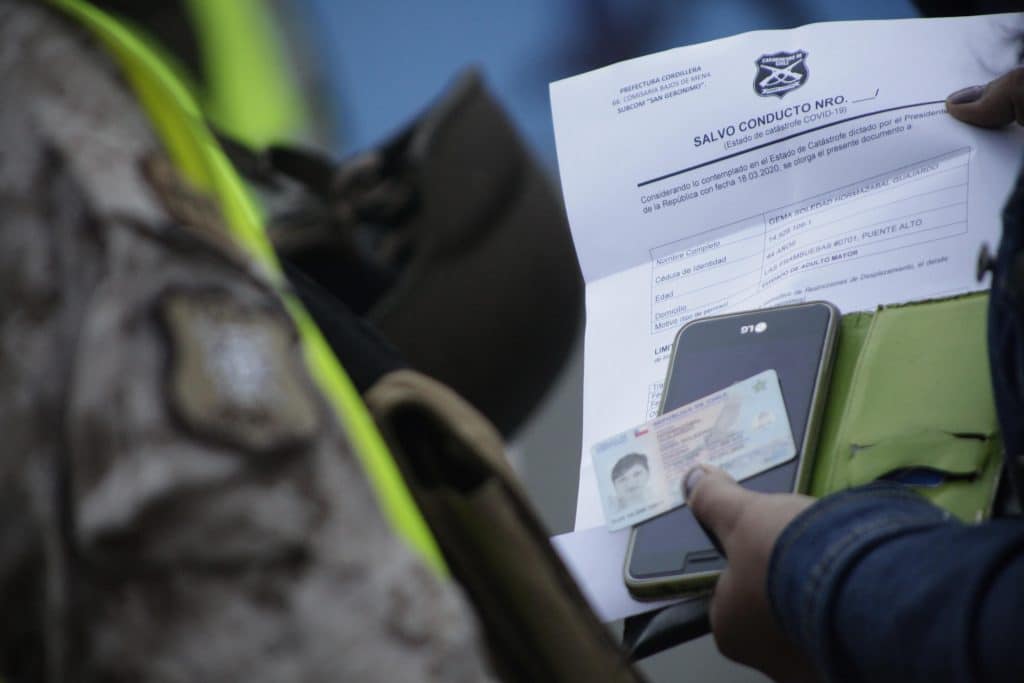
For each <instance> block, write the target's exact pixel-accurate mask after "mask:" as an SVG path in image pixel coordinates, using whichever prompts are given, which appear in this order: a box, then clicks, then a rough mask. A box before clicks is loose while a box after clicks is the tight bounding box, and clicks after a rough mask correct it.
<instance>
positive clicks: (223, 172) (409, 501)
mask: <svg viewBox="0 0 1024 683" xmlns="http://www.w3.org/2000/svg"><path fill="white" fill-rule="evenodd" d="M50 1H51V2H52V3H53V4H54V5H56V6H57V7H60V8H61V9H62V10H64V11H66V12H67V13H68V14H69V15H71V16H72V17H74V18H75V19H77V20H78V21H80V22H81V23H82V24H83V25H85V26H86V27H88V28H89V29H90V30H92V31H93V33H94V34H95V35H96V36H97V37H98V38H99V39H100V40H101V41H102V42H103V44H104V45H106V46H107V48H108V49H109V50H110V51H111V53H112V54H113V55H114V57H115V58H116V59H117V60H118V63H119V64H120V65H121V68H122V69H123V70H124V72H125V75H126V77H127V78H128V80H129V82H130V83H131V85H132V87H133V88H134V90H135V92H136V95H137V96H138V98H139V100H140V102H141V104H142V106H143V107H144V108H145V110H146V113H147V114H148V116H149V117H150V120H151V121H152V122H153V125H154V127H155V128H156V131H157V133H158V135H159V136H160V139H161V140H162V141H163V143H164V145H165V146H166V147H167V149H168V153H169V154H170V155H171V158H172V159H173V161H174V162H175V164H176V165H177V166H178V168H179V170H180V171H181V172H182V173H183V174H184V175H185V176H186V177H187V178H188V179H189V181H190V182H192V183H194V184H195V185H196V186H197V187H199V188H201V189H203V190H206V191H208V192H209V193H211V194H212V195H213V196H214V197H215V198H216V199H217V201H218V204H219V205H220V208H221V211H222V213H223V214H224V219H225V222H226V223H227V225H228V228H229V229H230V230H231V232H232V235H233V236H234V238H235V240H236V241H237V242H238V244H239V246H241V247H242V248H244V249H245V250H246V251H247V252H248V253H249V255H250V256H251V258H252V259H253V260H254V261H255V262H256V263H258V264H260V265H261V266H262V267H263V268H264V270H265V272H266V273H267V274H268V275H269V276H270V278H271V279H272V281H273V282H274V283H275V284H276V285H277V291H278V294H279V296H281V298H282V300H283V301H284V303H285V305H286V308H287V309H288V311H289V313H290V314H291V316H292V319H293V321H294V322H295V325H296V327H297V328H298V331H299V334H300V336H301V339H302V346H303V353H304V356H305V360H306V364H307V367H308V368H309V371H310V374H311V375H312V376H313V379H314V381H315V382H316V383H317V385H318V386H319V388H320V390H321V391H322V392H323V393H324V395H325V396H326V397H327V398H328V400H329V401H330V403H331V404H332V406H333V407H334V409H335V412H336V413H337V415H338V419H339V420H340V422H341V424H342V425H343V426H344V428H345V433H346V434H347V435H348V437H349V440H350V441H351V442H352V446H353V449H354V450H355V452H356V454H357V456H358V457H359V459H360V462H361V463H362V465H363V470H364V471H365V472H366V475H367V477H368V479H369V481H370V484H371V486H372V487H373V490H374V492H375V494H376V497H377V500H378V502H379V503H380V506H381V509H382V511H383V513H384V516H385V518H386V519H387V520H388V522H389V523H390V524H391V526H392V528H393V529H394V530H395V531H396V532H397V533H398V534H399V535H400V536H401V537H402V538H404V539H405V541H406V542H407V543H408V544H409V546H410V547H411V548H412V549H413V550H414V551H416V552H417V553H418V554H419V555H420V557H421V558H422V559H423V561H424V562H425V563H426V564H427V565H428V566H430V567H431V568H432V569H434V570H435V571H436V572H437V573H438V574H439V575H445V574H446V573H447V568H446V567H445V563H444V560H443V558H442V557H441V553H440V550H439V549H438V547H437V543H436V541H435V540H434V537H433V534H432V533H431V532H430V527H429V526H428V525H427V523H426V521H425V520H424V519H423V516H422V514H421V513H420V510H419V508H418V507H417V505H416V502H415V501H414V500H413V497H412V494H411V493H410V491H409V489H408V487H407V486H406V484H405V480H404V479H403V478H402V475H401V472H400V471H399V469H398V466H397V465H396V464H395V461H394V460H393V459H392V457H391V454H390V453H389V452H388V448H387V445H386V444H385V443H384V439H383V438H382V437H381V435H380V432H379V431H378V430H377V427H376V425H375V424H374V422H373V419H372V418H371V417H370V415H369V413H368V412H367V410H366V406H365V404H364V403H363V401H362V399H361V398H360V397H359V393H358V392H357V391H356V389H355V387H354V386H353V385H352V381H351V380H350V379H349V377H348V375H347V374H346V373H345V370H344V369H343V368H342V367H341V364H340V363H338V360H337V358H335V356H334V353H333V352H332V351H331V348H330V347H329V346H328V344H327V342H326V340H325V339H324V338H323V335H322V334H321V333H320V330H319V329H318V328H317V326H316V324H315V323H314V322H313V320H312V318H310V316H309V314H308V313H307V312H306V310H305V308H304V307H303V306H302V304H301V303H300V302H299V300H298V299H297V298H296V297H295V296H294V295H293V294H291V293H289V291H288V288H287V283H286V281H285V278H284V274H283V272H282V270H281V266H280V263H279V262H278V260H277V256H276V255H275V254H274V250H273V247H272V246H271V244H270V241H269V240H268V239H267V236H266V234H265V233H264V231H263V227H262V225H263V224H262V221H261V218H260V215H259V211H258V210H257V209H256V204H255V202H254V201H253V199H252V197H251V196H250V195H249V194H248V192H247V190H246V188H245V184H244V182H243V181H242V179H241V178H240V177H239V175H238V173H237V172H236V171H235V169H234V167H232V165H231V162H230V161H229V160H228V158H227V157H226V156H225V154H224V152H223V150H222V149H221V148H220V145H219V144H218V143H217V141H216V139H215V138H214V136H213V134H212V133H211V132H210V129H209V127H208V126H207V125H206V123H205V121H204V120H203V118H202V115H201V113H200V110H199V107H198V105H197V104H196V101H195V99H194V98H193V96H192V94H191V93H190V92H189V91H188V90H187V89H186V88H185V87H184V85H183V84H182V83H181V82H180V81H179V80H178V79H177V78H176V77H175V75H174V73H173V72H172V71H171V70H170V69H169V68H168V67H167V66H166V65H165V64H164V63H163V62H162V61H161V60H160V59H159V57H158V56H157V55H156V54H155V53H154V51H152V50H150V49H149V48H148V47H147V45H146V44H145V42H144V41H142V40H140V39H139V38H138V36H136V35H135V34H133V33H132V32H131V31H129V30H128V29H127V28H125V26H124V25H123V24H121V23H120V22H119V21H117V20H116V19H114V18H113V17H111V16H110V15H108V14H106V13H104V12H102V11H101V10H99V9H97V8H96V7H94V6H93V5H91V4H89V3H88V2H86V1H85V0H50ZM341 540H342V539H339V542H340V541H341Z"/></svg>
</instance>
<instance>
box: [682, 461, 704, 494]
mask: <svg viewBox="0 0 1024 683" xmlns="http://www.w3.org/2000/svg"><path fill="white" fill-rule="evenodd" d="M703 478H704V468H702V467H701V466H700V465H698V466H697V467H694V468H693V469H691V470H690V471H689V472H687V473H686V478H685V479H683V487H684V488H685V489H686V497H687V498H689V497H690V494H691V493H692V492H693V490H694V489H695V488H697V484H699V483H700V480H701V479H703Z"/></svg>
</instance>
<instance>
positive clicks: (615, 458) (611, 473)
mask: <svg viewBox="0 0 1024 683" xmlns="http://www.w3.org/2000/svg"><path fill="white" fill-rule="evenodd" d="M594 466H595V468H596V470H597V477H598V488H600V490H601V497H602V498H603V499H604V503H605V510H608V511H609V513H610V514H612V515H614V517H613V519H612V520H610V521H611V522H612V524H611V525H612V526H619V525H626V524H629V523H630V520H632V519H638V520H639V519H642V518H644V517H645V516H646V515H647V514H648V513H649V512H651V511H652V510H653V509H655V508H658V507H660V505H661V501H662V500H663V499H664V498H665V491H664V490H663V488H664V486H665V473H664V472H663V471H662V463H661V458H660V457H659V451H658V444H657V440H656V437H655V433H654V430H653V429H651V428H650V425H643V426H641V427H638V428H637V429H634V430H631V431H629V432H623V433H622V434H619V435H618V437H616V438H613V439H609V440H607V441H605V442H603V443H601V444H599V445H598V446H597V447H596V448H595V449H594Z"/></svg>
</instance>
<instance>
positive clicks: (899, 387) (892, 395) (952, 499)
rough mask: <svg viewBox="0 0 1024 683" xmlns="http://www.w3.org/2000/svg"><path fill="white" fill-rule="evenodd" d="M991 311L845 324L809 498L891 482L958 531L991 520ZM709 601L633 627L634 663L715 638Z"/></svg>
mask: <svg viewBox="0 0 1024 683" xmlns="http://www.w3.org/2000/svg"><path fill="white" fill-rule="evenodd" d="M987 310H988V293H978V294H969V295H964V296H958V297H953V298H948V299H934V300H927V301H920V302H914V303H910V304H905V305H900V306H886V307H882V308H879V309H878V310H877V311H875V312H864V313H850V314H847V315H844V316H843V317H842V320H841V322H840V331H839V338H838V344H837V347H836V352H835V355H834V358H833V365H832V380H831V385H830V387H829V390H828V400H827V402H826V405H825V414H824V416H823V419H822V424H821V430H820V432H819V438H818V445H817V448H816V450H815V451H814V453H813V454H812V455H810V456H809V457H808V458H807V460H808V464H809V465H810V466H811V480H810V486H809V493H810V494H811V495H813V496H815V497H821V496H824V495H827V494H829V493H834V492H836V491H840V490H842V489H845V488H849V487H852V486H857V485H859V484H865V483H868V482H870V481H873V480H875V479H879V478H890V479H895V480H897V481H902V482H904V483H907V484H909V485H911V486H913V487H914V488H915V489H916V490H918V491H919V492H920V493H922V494H923V495H925V496H926V497H928V498H929V499H930V500H931V501H932V502H934V503H935V504H936V505H939V506H940V507H942V508H944V509H946V510H948V511H949V512H950V513H952V514H954V515H956V516H957V517H959V518H960V519H962V520H965V521H968V522H974V521H980V520H982V519H985V518H987V517H989V516H990V515H991V514H992V508H993V503H994V501H995V497H996V492H997V488H998V484H999V477H1000V473H1001V471H1002V458H1001V452H1002V442H1001V440H1000V436H999V432H998V426H997V425H998V422H997V419H996V413H995V403H994V399H993V395H992V387H991V379H990V373H989V365H988V348H987V345H986V329H987V328H986V319H987ZM701 600H705V601H706V598H703V597H700V598H695V599H693V600H689V601H686V602H682V603H680V604H678V605H672V606H670V607H666V608H664V609H662V610H659V611H656V612H651V613H648V614H642V615H638V616H636V617H631V618H630V619H627V620H626V624H625V634H626V637H625V645H626V647H627V648H628V649H629V651H630V653H631V656H632V657H633V658H634V659H639V658H642V657H646V656H649V655H651V654H654V653H657V652H660V651H662V650H664V649H667V648H669V647H672V646H674V645H677V644H679V643H682V642H686V641H688V640H692V639H693V638H696V637H698V636H700V635H704V634H705V633H707V631H708V624H707V615H706V612H705V611H702V609H701V608H702V607H703V608H705V609H706V602H704V603H702V602H700V601H701Z"/></svg>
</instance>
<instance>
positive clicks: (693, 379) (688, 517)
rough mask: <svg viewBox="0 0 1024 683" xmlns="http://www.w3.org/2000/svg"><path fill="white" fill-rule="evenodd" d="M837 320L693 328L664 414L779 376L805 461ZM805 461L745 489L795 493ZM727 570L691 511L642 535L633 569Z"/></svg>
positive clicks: (803, 313) (789, 312)
mask: <svg viewBox="0 0 1024 683" xmlns="http://www.w3.org/2000/svg"><path fill="white" fill-rule="evenodd" d="M830 319H831V313H830V309H829V307H828V306H826V305H824V304H810V305H806V306H797V307H788V308H780V309H774V310H773V309H766V310H763V311H753V312H751V313H749V314H744V315H740V316H728V317H725V318H717V319H715V318H709V319H708V320H706V321H698V322H696V323H692V324H691V325H690V326H688V327H687V328H686V329H684V330H683V332H682V333H681V334H680V335H679V338H678V340H677V342H676V348H675V351H674V353H675V356H674V360H673V363H672V374H671V376H670V377H668V378H667V380H666V382H665V389H664V391H665V398H664V404H663V405H664V412H668V411H670V410H673V409H675V408H678V407H680V406H682V405H685V404H687V403H690V402H691V401H695V400H697V399H698V398H701V397H702V396H706V395H708V394H710V393H712V392H715V391H719V390H720V389H724V388H726V387H728V386H729V385H731V384H733V383H735V382H738V381H740V380H743V379H746V378H748V377H750V376H752V375H756V374H757V373H759V372H763V371H764V370H769V369H774V370H775V372H776V373H777V374H778V376H779V385H780V388H781V390H782V398H783V401H784V402H785V404H786V412H787V414H788V415H789V425H790V428H791V429H792V431H793V442H794V444H795V445H796V449H797V453H798V454H800V457H802V455H803V439H804V431H805V429H806V426H807V421H808V420H809V419H810V415H811V408H812V405H811V402H812V399H813V395H814V387H815V384H816V381H817V375H818V368H819V367H820V362H821V354H822V353H823V352H824V350H825V349H824V347H825V339H826V336H827V334H828V328H829V321H830ZM758 329H761V331H760V332H757V331H756V330H758ZM741 330H745V333H741ZM800 457H797V458H794V459H793V460H790V461H789V462H787V463H783V464H782V465H779V466H778V467H775V468H773V469H771V470H768V471H767V472H762V473H761V474H758V475H756V476H754V477H751V478H750V479H747V480H746V481H744V482H743V485H744V486H746V487H748V488H751V489H754V490H756V491H762V492H789V491H792V490H793V486H794V483H795V479H796V475H797V470H798V465H799V461H800ZM724 566H725V560H724V558H722V557H721V556H720V555H718V553H717V552H715V550H714V548H713V546H712V544H711V542H710V541H709V540H708V538H707V536H706V535H705V534H704V532H703V531H702V530H701V528H700V526H699V525H698V524H697V520H696V519H694V517H693V513H691V512H690V508H689V507H682V508H676V509H675V510H671V511H670V512H667V513H665V514H664V515H661V516H659V517H655V518H654V519H650V520H648V521H646V522H643V523H641V524H639V525H637V527H636V535H635V538H634V541H633V552H632V554H631V556H630V564H629V573H630V574H631V575H632V576H633V577H634V578H640V579H643V578H655V577H664V576H670V575H679V574H689V573H693V572H704V571H712V570H715V569H721V568H723V567H724Z"/></svg>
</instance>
